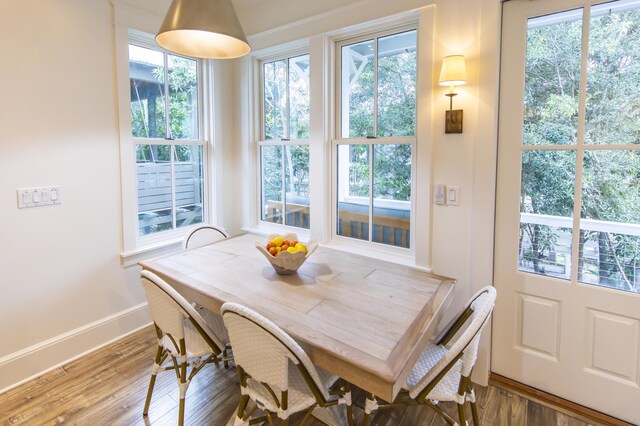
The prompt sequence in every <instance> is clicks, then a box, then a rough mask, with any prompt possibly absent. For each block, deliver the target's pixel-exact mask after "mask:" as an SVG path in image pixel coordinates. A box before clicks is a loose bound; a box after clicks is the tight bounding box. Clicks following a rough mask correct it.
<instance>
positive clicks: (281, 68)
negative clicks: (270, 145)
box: [263, 60, 287, 140]
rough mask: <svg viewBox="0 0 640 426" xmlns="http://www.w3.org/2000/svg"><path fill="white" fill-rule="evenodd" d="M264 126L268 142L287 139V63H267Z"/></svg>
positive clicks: (265, 71) (265, 69)
mask: <svg viewBox="0 0 640 426" xmlns="http://www.w3.org/2000/svg"><path fill="white" fill-rule="evenodd" d="M263 73H264V77H263V78H264V95H263V114H264V116H263V125H264V138H265V139H266V140H272V139H275V140H280V139H284V138H285V137H286V135H285V129H286V128H287V62H286V61H284V60H282V61H274V62H268V63H265V64H264V66H263Z"/></svg>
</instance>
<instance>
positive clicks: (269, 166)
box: [258, 54, 310, 229]
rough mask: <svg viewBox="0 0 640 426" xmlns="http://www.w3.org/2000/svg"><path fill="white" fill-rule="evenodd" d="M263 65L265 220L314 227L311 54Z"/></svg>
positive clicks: (262, 209) (261, 148)
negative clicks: (311, 213)
mask: <svg viewBox="0 0 640 426" xmlns="http://www.w3.org/2000/svg"><path fill="white" fill-rule="evenodd" d="M261 69H262V106H263V107H262V140H261V141H260V142H259V143H258V147H259V159H260V188H261V189H260V206H261V207H260V219H261V220H263V221H265V222H271V223H277V224H281V225H287V226H294V227H298V228H306V229H308V228H309V223H310V213H309V142H308V138H309V55H308V54H305V55H300V56H294V57H289V58H285V59H278V60H273V61H264V62H263V63H262V67H261ZM283 206H284V209H283Z"/></svg>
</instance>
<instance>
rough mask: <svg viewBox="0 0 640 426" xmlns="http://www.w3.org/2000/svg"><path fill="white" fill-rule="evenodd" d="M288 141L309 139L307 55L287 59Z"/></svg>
mask: <svg viewBox="0 0 640 426" xmlns="http://www.w3.org/2000/svg"><path fill="white" fill-rule="evenodd" d="M289 108H290V113H289V115H290V121H289V122H290V123H291V129H290V130H289V139H307V138H309V55H303V56H298V57H296V58H291V59H289Z"/></svg>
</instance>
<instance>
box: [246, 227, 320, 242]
mask: <svg viewBox="0 0 640 426" xmlns="http://www.w3.org/2000/svg"><path fill="white" fill-rule="evenodd" d="M242 230H243V231H245V232H247V233H249V234H254V235H258V236H260V237H264V238H267V236H269V235H271V234H286V233H291V232H293V233H295V234H296V235H297V236H298V239H299V240H300V241H308V240H309V239H310V238H311V233H310V232H309V230H308V229H304V228H294V227H291V226H284V225H277V224H274V225H271V224H268V223H266V222H262V223H260V224H259V225H257V226H255V227H252V228H249V227H244V228H242Z"/></svg>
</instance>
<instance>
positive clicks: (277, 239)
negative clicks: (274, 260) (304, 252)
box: [271, 237, 284, 247]
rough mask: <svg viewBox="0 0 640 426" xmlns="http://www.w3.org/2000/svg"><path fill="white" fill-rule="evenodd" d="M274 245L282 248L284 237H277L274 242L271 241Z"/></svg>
mask: <svg viewBox="0 0 640 426" xmlns="http://www.w3.org/2000/svg"><path fill="white" fill-rule="evenodd" d="M271 242H272V243H273V245H274V246H276V247H280V246H281V245H282V244H283V243H284V238H282V237H275V238H274V239H273V241H271Z"/></svg>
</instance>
